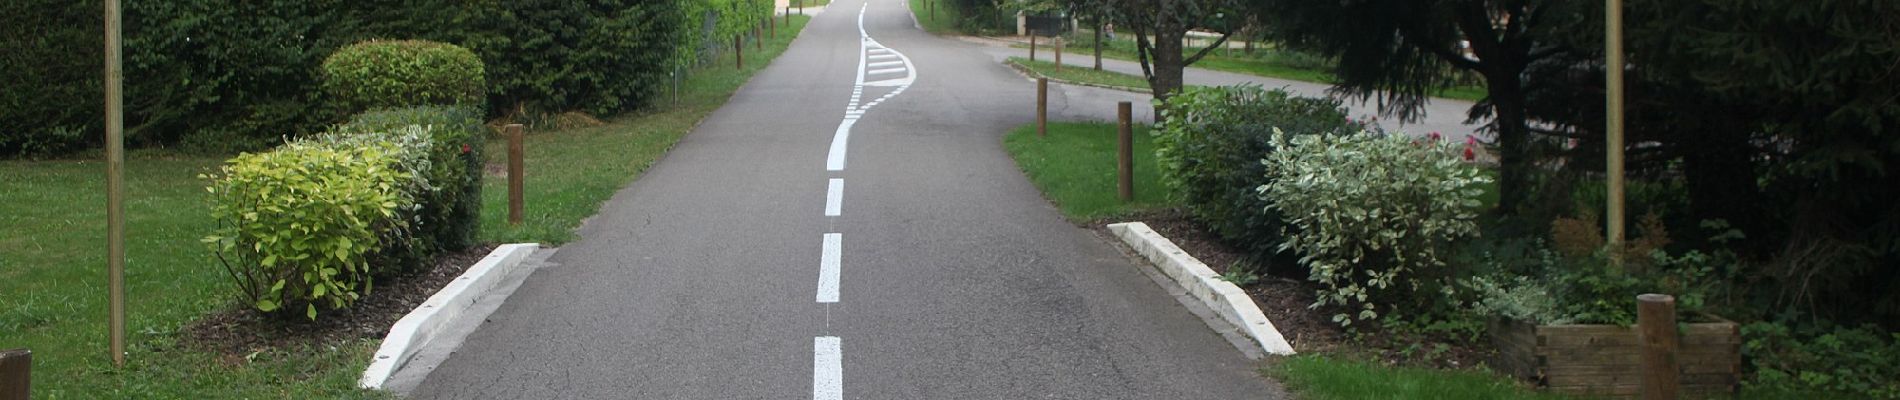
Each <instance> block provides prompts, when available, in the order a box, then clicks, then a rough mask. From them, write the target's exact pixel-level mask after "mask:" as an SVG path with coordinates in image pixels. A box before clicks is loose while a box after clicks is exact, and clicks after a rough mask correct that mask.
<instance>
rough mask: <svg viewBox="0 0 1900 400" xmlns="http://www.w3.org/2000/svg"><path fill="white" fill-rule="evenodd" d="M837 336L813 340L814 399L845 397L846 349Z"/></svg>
mask: <svg viewBox="0 0 1900 400" xmlns="http://www.w3.org/2000/svg"><path fill="white" fill-rule="evenodd" d="M843 347H844V346H843V344H842V343H839V340H838V337H837V336H819V337H817V338H815V340H813V341H812V349H811V358H812V363H811V369H812V371H811V398H812V400H842V399H844V349H843Z"/></svg>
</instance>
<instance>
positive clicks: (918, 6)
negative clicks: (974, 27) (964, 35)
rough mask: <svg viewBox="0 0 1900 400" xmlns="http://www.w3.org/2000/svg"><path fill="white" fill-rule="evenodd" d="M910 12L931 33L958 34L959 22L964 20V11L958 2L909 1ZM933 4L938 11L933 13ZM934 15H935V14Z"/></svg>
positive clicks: (940, 0) (941, 0)
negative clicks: (958, 5)
mask: <svg viewBox="0 0 1900 400" xmlns="http://www.w3.org/2000/svg"><path fill="white" fill-rule="evenodd" d="M909 1H910V12H911V14H914V15H916V16H917V23H918V24H922V25H923V26H924V31H927V32H930V33H937V34H943V33H957V32H958V30H957V21H958V20H961V19H963V17H962V15H963V10H962V9H959V8H957V5H956V2H952V1H948V0H909ZM932 3H935V4H934V6H935V7H936V9H935V10H934V11H933V10H932V9H931V7H932V6H933V4H932ZM933 13H934V14H933Z"/></svg>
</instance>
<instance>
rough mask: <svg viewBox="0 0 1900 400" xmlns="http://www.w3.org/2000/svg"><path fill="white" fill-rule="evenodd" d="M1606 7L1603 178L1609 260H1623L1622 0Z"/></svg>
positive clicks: (1619, 261)
mask: <svg viewBox="0 0 1900 400" xmlns="http://www.w3.org/2000/svg"><path fill="white" fill-rule="evenodd" d="M1607 3H1608V5H1607V6H1606V7H1605V8H1606V10H1605V11H1604V12H1605V14H1606V15H1605V17H1606V18H1605V22H1606V25H1607V26H1605V27H1604V35H1603V40H1604V43H1603V45H1604V49H1603V50H1604V51H1603V52H1604V54H1605V60H1604V61H1605V63H1604V66H1605V68H1604V69H1603V70H1604V75H1605V76H1604V81H1605V84H1606V85H1607V86H1608V87H1606V88H1605V91H1604V92H1605V96H1604V103H1605V104H1604V105H1605V107H1606V109H1605V111H1606V112H1605V116H1606V117H1608V119H1609V121H1606V122H1607V123H1608V126H1607V127H1606V130H1607V131H1608V132H1607V135H1605V136H1607V137H1606V138H1605V140H1604V144H1603V146H1604V147H1603V149H1604V153H1605V154H1606V155H1607V158H1608V159H1607V160H1605V161H1606V164H1608V165H1607V166H1608V168H1607V169H1609V171H1607V172H1608V173H1607V174H1606V176H1605V178H1606V179H1608V180H1609V182H1607V185H1606V186H1608V188H1609V192H1610V193H1609V203H1610V204H1608V205H1607V206H1606V208H1605V209H1604V211H1605V213H1604V214H1606V215H1605V218H1607V219H1608V223H1609V227H1608V229H1607V231H1608V233H1609V235H1608V236H1609V237H1608V238H1607V239H1609V240H1607V242H1608V244H1609V245H1610V261H1611V262H1613V263H1615V264H1616V265H1618V266H1621V265H1622V264H1623V251H1622V250H1623V236H1624V235H1623V0H1609V1H1608V2H1607Z"/></svg>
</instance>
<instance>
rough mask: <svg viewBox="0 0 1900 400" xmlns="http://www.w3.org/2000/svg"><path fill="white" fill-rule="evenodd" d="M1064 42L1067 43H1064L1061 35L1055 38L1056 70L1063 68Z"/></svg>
mask: <svg viewBox="0 0 1900 400" xmlns="http://www.w3.org/2000/svg"><path fill="white" fill-rule="evenodd" d="M1063 44H1065V43H1063V41H1062V38H1061V37H1056V38H1055V45H1056V46H1055V47H1056V70H1057V71H1061V70H1062V45H1063Z"/></svg>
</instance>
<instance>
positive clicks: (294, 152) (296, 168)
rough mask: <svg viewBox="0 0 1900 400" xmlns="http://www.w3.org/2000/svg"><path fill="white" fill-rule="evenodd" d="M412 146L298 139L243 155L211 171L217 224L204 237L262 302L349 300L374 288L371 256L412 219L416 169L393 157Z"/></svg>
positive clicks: (248, 293) (310, 313) (285, 306)
mask: <svg viewBox="0 0 1900 400" xmlns="http://www.w3.org/2000/svg"><path fill="white" fill-rule="evenodd" d="M414 148H415V146H413V145H411V146H408V147H405V146H403V145H399V144H397V143H394V142H388V141H365V142H362V143H357V145H349V146H339V145H333V144H326V143H323V142H316V141H312V142H302V141H300V142H291V143H289V144H285V145H284V146H282V147H279V148H278V149H276V150H274V151H270V152H264V153H247V154H243V155H239V156H238V157H237V158H233V159H231V161H230V162H229V163H228V164H226V165H224V166H223V167H221V168H220V170H219V172H218V173H216V174H212V175H206V176H205V178H206V179H209V180H210V186H209V187H207V188H206V189H207V190H208V191H210V193H211V214H212V217H213V218H214V219H215V220H216V221H217V223H218V227H217V229H216V230H215V231H214V233H213V234H212V235H210V236H208V237H206V238H205V239H204V241H205V243H208V244H210V245H211V246H212V248H213V250H214V251H215V252H216V254H218V257H219V259H220V260H221V261H222V262H223V265H224V267H225V268H226V270H227V271H229V272H230V275H231V277H232V279H233V281H234V282H235V283H236V285H237V287H238V289H239V291H240V292H241V293H242V294H243V295H244V296H245V298H246V300H248V301H250V304H252V306H254V307H256V308H257V309H258V310H260V311H264V312H283V311H288V310H295V309H297V308H302V309H303V311H304V316H305V317H306V318H310V319H316V317H317V305H318V304H327V305H328V306H329V307H331V308H342V307H346V306H348V305H350V304H351V303H352V302H354V301H355V300H356V299H358V298H359V297H361V296H362V295H363V294H365V293H368V292H369V290H370V284H371V275H372V273H373V272H374V271H372V269H371V264H369V263H368V262H367V259H366V256H367V255H368V254H370V253H371V252H374V251H377V250H379V249H382V248H383V247H384V246H385V245H386V244H388V243H389V242H390V238H391V236H392V234H391V232H402V231H404V230H405V229H406V228H407V226H408V221H407V220H405V219H404V218H403V215H404V211H405V210H410V209H413V207H414V201H413V199H411V198H410V197H409V195H408V193H407V192H406V191H405V190H404V189H405V188H406V187H410V186H413V185H416V184H417V183H416V181H418V179H416V177H415V176H414V175H413V174H412V173H410V172H407V171H404V170H403V169H401V168H392V167H395V166H398V165H401V164H402V160H404V159H415V158H416V156H414V155H411V154H408V153H410V152H412V151H413V149H414ZM398 239H400V238H398Z"/></svg>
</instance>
